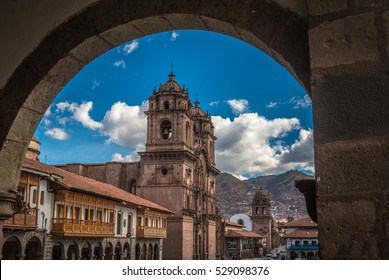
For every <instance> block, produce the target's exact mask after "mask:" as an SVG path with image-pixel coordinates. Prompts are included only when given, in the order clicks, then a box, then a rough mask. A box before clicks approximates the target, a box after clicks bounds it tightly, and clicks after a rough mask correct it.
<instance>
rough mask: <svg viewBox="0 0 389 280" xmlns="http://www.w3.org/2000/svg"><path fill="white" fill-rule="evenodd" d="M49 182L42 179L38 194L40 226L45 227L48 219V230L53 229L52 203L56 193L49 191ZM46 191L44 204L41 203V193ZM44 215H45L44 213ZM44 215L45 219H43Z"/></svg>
mask: <svg viewBox="0 0 389 280" xmlns="http://www.w3.org/2000/svg"><path fill="white" fill-rule="evenodd" d="M47 186H48V183H47V181H46V180H41V182H40V191H39V194H38V196H39V197H38V209H39V212H38V217H37V218H38V228H40V229H43V228H44V226H45V225H44V219H47V223H46V229H47V230H48V232H50V231H51V218H52V205H53V201H54V194H53V193H50V192H48V191H47ZM42 191H43V192H44V204H43V205H41V204H40V201H41V193H42ZM42 213H43V214H44V215H43V214H42ZM43 217H44V219H43Z"/></svg>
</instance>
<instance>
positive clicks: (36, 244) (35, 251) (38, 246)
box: [24, 236, 43, 260]
mask: <svg viewBox="0 0 389 280" xmlns="http://www.w3.org/2000/svg"><path fill="white" fill-rule="evenodd" d="M24 254H25V259H26V260H38V259H42V258H43V249H42V243H41V241H40V240H39V238H38V237H36V236H34V237H32V238H30V240H28V242H27V244H26V248H25V251H24Z"/></svg>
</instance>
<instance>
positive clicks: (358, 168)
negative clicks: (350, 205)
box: [315, 136, 389, 195]
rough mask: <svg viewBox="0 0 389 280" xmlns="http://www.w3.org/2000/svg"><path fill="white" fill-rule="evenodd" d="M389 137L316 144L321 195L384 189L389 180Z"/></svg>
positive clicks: (318, 192) (381, 190)
mask: <svg viewBox="0 0 389 280" xmlns="http://www.w3.org/2000/svg"><path fill="white" fill-rule="evenodd" d="M388 158H389V136H385V137H374V138H366V139H359V140H352V141H338V142H333V143H328V144H321V145H320V144H316V145H315V159H316V160H315V167H316V176H317V178H318V179H317V180H318V182H317V191H316V193H317V194H318V195H328V194H330V195H346V194H350V195H353V194H355V195H357V194H359V193H361V192H363V193H365V192H383V191H385V190H386V189H387V182H389V172H388V170H389V162H388Z"/></svg>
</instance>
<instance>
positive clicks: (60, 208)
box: [57, 204, 64, 219]
mask: <svg viewBox="0 0 389 280" xmlns="http://www.w3.org/2000/svg"><path fill="white" fill-rule="evenodd" d="M63 217H64V207H63V205H61V204H57V218H60V219H61V218H63Z"/></svg>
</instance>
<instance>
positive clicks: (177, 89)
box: [158, 72, 183, 92]
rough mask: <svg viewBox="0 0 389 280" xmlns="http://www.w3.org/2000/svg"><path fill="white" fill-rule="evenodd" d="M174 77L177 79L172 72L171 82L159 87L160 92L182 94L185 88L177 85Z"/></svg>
mask: <svg viewBox="0 0 389 280" xmlns="http://www.w3.org/2000/svg"><path fill="white" fill-rule="evenodd" d="M174 77H175V75H174V73H173V72H171V73H170V74H169V80H168V81H167V82H166V83H164V84H162V85H161V86H160V87H159V89H158V92H161V91H163V92H172V91H173V92H182V91H183V87H181V86H180V85H179V83H177V82H176V81H175V80H174Z"/></svg>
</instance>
